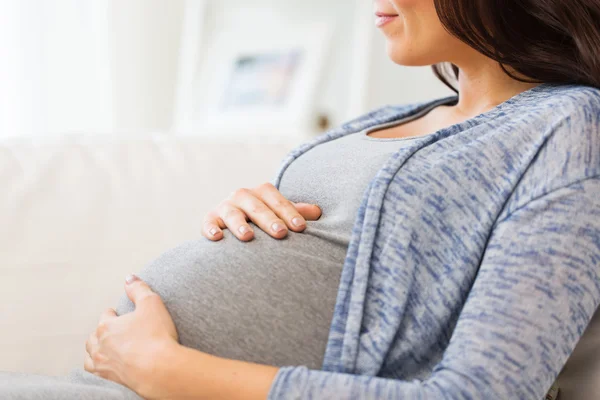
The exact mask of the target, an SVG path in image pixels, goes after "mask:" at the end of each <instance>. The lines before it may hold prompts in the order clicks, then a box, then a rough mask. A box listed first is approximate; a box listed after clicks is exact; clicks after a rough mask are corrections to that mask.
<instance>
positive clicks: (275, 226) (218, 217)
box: [202, 182, 322, 241]
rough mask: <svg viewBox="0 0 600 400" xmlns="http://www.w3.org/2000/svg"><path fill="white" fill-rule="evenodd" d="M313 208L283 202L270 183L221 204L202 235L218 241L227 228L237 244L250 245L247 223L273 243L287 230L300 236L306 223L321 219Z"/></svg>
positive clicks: (210, 215) (236, 193) (240, 192)
mask: <svg viewBox="0 0 600 400" xmlns="http://www.w3.org/2000/svg"><path fill="white" fill-rule="evenodd" d="M321 214H322V212H321V209H320V208H319V207H318V206H317V205H315V204H307V203H293V202H291V201H289V200H288V199H286V198H285V197H284V196H283V195H282V194H281V192H279V190H278V189H277V188H276V187H275V186H274V185H273V184H272V183H270V182H267V183H264V184H262V185H260V186H258V187H256V188H255V189H246V188H241V189H238V190H236V191H234V192H232V193H231V195H230V196H229V197H228V198H227V199H226V200H224V201H223V202H221V203H220V204H219V205H218V206H217V208H216V209H215V210H213V211H211V212H210V213H208V214H207V215H206V217H205V219H204V222H203V227H202V234H203V236H205V237H206V238H208V239H210V240H213V241H218V240H221V239H223V237H224V236H223V229H225V228H228V229H229V230H230V231H231V232H232V233H233V234H234V235H235V236H236V237H237V238H238V239H239V240H241V241H250V240H252V239H253V238H254V230H253V228H252V226H251V225H250V223H249V221H251V222H253V223H254V225H256V226H258V227H259V228H260V229H261V230H263V231H264V232H266V233H268V234H269V235H271V236H272V237H274V238H276V239H282V238H284V237H286V236H287V234H288V229H291V230H293V231H295V232H302V231H303V230H305V229H306V221H307V220H317V219H319V218H320V217H321Z"/></svg>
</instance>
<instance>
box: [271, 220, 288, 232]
mask: <svg viewBox="0 0 600 400" xmlns="http://www.w3.org/2000/svg"><path fill="white" fill-rule="evenodd" d="M271 229H273V232H275V233H279V232H281V231H284V230H285V226H283V225H281V224H280V223H277V222H275V223H274V224H273V225H271Z"/></svg>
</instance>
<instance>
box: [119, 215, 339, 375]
mask: <svg viewBox="0 0 600 400" xmlns="http://www.w3.org/2000/svg"><path fill="white" fill-rule="evenodd" d="M253 228H254V231H255V238H254V239H253V240H252V241H250V242H241V241H239V240H238V239H237V238H235V237H234V236H233V235H231V233H230V232H229V231H228V230H225V231H224V233H225V237H224V239H222V240H220V241H218V242H212V241H210V240H208V239H206V238H201V239H199V240H197V241H192V242H187V243H184V244H182V245H180V246H178V247H176V248H174V249H171V250H169V251H167V252H165V253H164V254H162V255H161V256H160V257H158V258H157V259H156V260H154V261H153V262H151V263H150V264H149V265H147V266H146V267H145V268H143V269H142V270H141V272H139V273H138V275H139V276H140V277H141V278H142V279H143V280H144V281H146V282H147V283H148V284H149V285H150V287H151V288H152V289H153V290H154V291H155V292H157V293H158V294H159V295H160V296H161V298H162V299H163V301H164V303H165V305H166V307H167V309H168V310H169V312H170V313H171V316H172V317H173V320H174V322H175V326H176V328H177V331H178V333H179V338H180V342H181V344H182V345H184V346H187V347H191V348H194V349H197V350H200V351H203V352H206V353H209V354H213V355H216V356H219V357H225V358H232V359H237V360H243V361H250V362H257V363H262V364H268V365H274V366H287V365H305V366H307V367H309V368H313V369H320V368H321V364H322V361H323V356H324V353H325V348H326V345H327V338H328V335H329V327H330V324H331V319H332V316H333V309H334V306H335V300H336V296H337V289H338V284H339V278H340V274H341V270H342V267H343V262H344V256H345V253H346V249H344V248H342V247H339V246H338V247H335V246H331V245H330V244H329V243H324V241H323V239H321V238H319V237H317V236H313V235H311V234H310V233H306V231H305V233H295V232H290V233H289V234H288V236H287V237H286V238H284V239H282V240H278V239H274V238H272V237H270V236H268V235H267V234H266V233H264V232H263V231H262V230H260V229H259V228H258V227H256V226H253ZM133 307H134V306H133V304H132V303H131V301H130V300H129V299H128V298H127V296H126V295H125V294H123V295H122V296H121V297H120V299H119V301H118V305H117V307H116V311H117V313H118V314H119V315H122V314H125V313H127V312H131V311H133Z"/></svg>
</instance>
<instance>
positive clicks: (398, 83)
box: [366, 32, 454, 108]
mask: <svg viewBox="0 0 600 400" xmlns="http://www.w3.org/2000/svg"><path fill="white" fill-rule="evenodd" d="M371 57H372V62H371V67H370V68H371V71H370V78H369V84H368V87H369V89H368V92H367V94H366V96H367V100H366V103H367V105H368V107H369V108H376V107H379V106H383V105H386V104H403V103H411V102H417V101H424V100H428V99H433V98H438V97H444V96H450V95H453V94H454V92H452V91H451V90H450V89H448V87H446V86H445V85H444V84H443V83H442V82H441V81H440V80H438V79H437V78H436V77H435V75H434V74H433V71H432V70H431V67H405V66H400V65H397V64H394V63H393V62H392V61H391V60H390V59H389V57H388V56H387V53H386V50H385V38H384V36H383V35H382V34H381V33H380V32H376V34H375V35H374V37H373V44H372V54H371Z"/></svg>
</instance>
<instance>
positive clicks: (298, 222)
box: [292, 217, 304, 226]
mask: <svg viewBox="0 0 600 400" xmlns="http://www.w3.org/2000/svg"><path fill="white" fill-rule="evenodd" d="M292 224H294V226H302V225H304V223H303V222H302V218H300V217H296V218H294V219H292Z"/></svg>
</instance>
